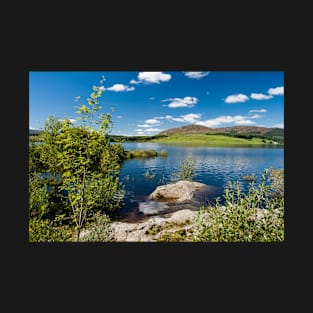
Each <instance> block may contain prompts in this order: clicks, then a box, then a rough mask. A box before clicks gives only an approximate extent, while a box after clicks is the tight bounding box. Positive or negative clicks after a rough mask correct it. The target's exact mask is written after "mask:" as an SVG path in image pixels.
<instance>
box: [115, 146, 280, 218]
mask: <svg viewBox="0 0 313 313" xmlns="http://www.w3.org/2000/svg"><path fill="white" fill-rule="evenodd" d="M123 146H124V148H125V149H127V150H128V149H129V150H134V149H143V150H156V151H160V150H163V149H165V150H166V151H167V152H168V156H167V157H160V156H158V157H154V158H140V159H137V158H136V159H130V160H126V161H125V162H124V163H123V165H122V168H121V173H120V177H121V182H122V183H123V184H124V186H125V189H126V195H125V199H124V202H125V204H124V206H123V207H122V208H121V209H120V210H119V214H120V216H121V218H122V219H124V220H125V221H127V220H128V221H132V220H133V221H135V220H137V219H140V218H142V217H145V216H147V215H150V214H153V213H154V212H156V211H154V209H155V207H154V206H155V203H151V202H149V201H148V202H147V196H148V195H149V194H150V193H151V192H153V190H154V189H155V188H156V187H157V186H159V185H164V184H167V183H170V182H171V179H172V177H173V174H174V173H175V172H176V173H177V172H178V171H179V168H180V165H181V162H182V161H183V160H184V159H185V158H186V156H187V155H188V154H189V153H191V154H192V158H193V160H194V161H195V177H194V180H195V181H198V182H201V183H204V184H207V185H209V186H210V189H209V191H208V194H207V198H206V199H205V201H204V202H208V203H209V202H212V201H214V199H215V198H216V197H218V196H221V195H222V193H223V190H224V188H225V187H226V186H227V182H228V181H235V180H238V181H240V182H241V183H242V186H243V188H244V189H245V188H246V187H247V186H248V183H247V182H244V181H243V179H242V178H241V176H242V175H252V174H255V175H256V176H257V177H260V176H261V175H262V173H263V171H264V169H266V168H270V167H272V168H275V169H282V168H284V149H283V147H270V148H269V147H262V148H261V147H260V148H239V147H234V148H230V147H227V148H226V147H225V148H224V147H223V148H219V147H218V148H217V147H201V146H196V147H190V146H176V145H169V144H161V143H133V142H129V143H123ZM147 170H148V171H149V173H150V175H151V176H150V178H147V177H145V173H146V172H147ZM149 203H150V204H151V205H150V204H149ZM204 204H205V203H204ZM149 210H150V211H149Z"/></svg>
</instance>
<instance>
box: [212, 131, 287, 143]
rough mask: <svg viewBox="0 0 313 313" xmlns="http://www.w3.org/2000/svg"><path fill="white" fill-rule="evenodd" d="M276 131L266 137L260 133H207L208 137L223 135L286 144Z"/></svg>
mask: <svg viewBox="0 0 313 313" xmlns="http://www.w3.org/2000/svg"><path fill="white" fill-rule="evenodd" d="M276 133H277V132H276V131H275V130H272V131H270V132H268V133H266V134H265V135H260V134H259V133H235V132H229V133H226V132H214V133H206V135H223V136H229V137H235V138H243V139H252V138H261V139H264V140H272V141H275V142H277V143H278V144H284V136H283V135H281V134H279V135H278V134H277V135H276Z"/></svg>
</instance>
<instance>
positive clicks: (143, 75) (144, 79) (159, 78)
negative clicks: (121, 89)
mask: <svg viewBox="0 0 313 313" xmlns="http://www.w3.org/2000/svg"><path fill="white" fill-rule="evenodd" d="M171 78H172V75H171V74H164V73H163V72H139V74H138V77H137V80H134V79H132V80H131V81H130V84H142V83H148V84H160V83H161V82H167V81H169V80H170V79H171Z"/></svg>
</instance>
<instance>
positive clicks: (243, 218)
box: [192, 170, 284, 242]
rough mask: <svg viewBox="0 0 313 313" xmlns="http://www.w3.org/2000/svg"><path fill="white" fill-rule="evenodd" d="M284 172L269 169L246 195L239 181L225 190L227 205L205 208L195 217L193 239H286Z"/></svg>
mask: <svg viewBox="0 0 313 313" xmlns="http://www.w3.org/2000/svg"><path fill="white" fill-rule="evenodd" d="M282 175H283V172H282V171H275V172H273V171H272V170H266V171H265V172H264V174H263V175H262V180H261V182H260V183H259V184H258V185H256V184H255V183H254V182H252V183H250V186H249V190H248V192H247V193H246V194H243V193H242V192H241V190H240V185H239V183H238V182H236V183H230V184H229V186H228V188H226V189H225V192H224V198H225V203H224V205H220V204H219V201H217V204H216V205H215V206H213V207H211V208H209V209H205V208H202V209H201V210H200V211H199V213H198V215H197V218H196V221H195V222H196V226H195V229H194V231H193V235H192V237H193V241H209V242H250V241H254V242H272V241H283V240H284V195H283V193H281V189H280V193H277V189H276V188H277V186H278V187H279V188H281V183H282V177H283V176H282Z"/></svg>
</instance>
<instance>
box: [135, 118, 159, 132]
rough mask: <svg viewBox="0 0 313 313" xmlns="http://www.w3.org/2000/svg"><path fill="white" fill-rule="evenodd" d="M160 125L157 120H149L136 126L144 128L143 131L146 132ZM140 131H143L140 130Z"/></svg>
mask: <svg viewBox="0 0 313 313" xmlns="http://www.w3.org/2000/svg"><path fill="white" fill-rule="evenodd" d="M160 124H161V121H160V120H159V119H157V118H149V119H147V120H145V121H144V124H138V125H137V127H139V128H146V129H145V131H147V129H148V128H150V127H153V126H159V125H160ZM141 131H144V130H143V129H141Z"/></svg>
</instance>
